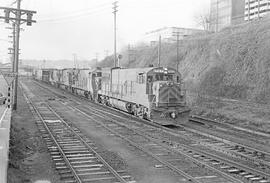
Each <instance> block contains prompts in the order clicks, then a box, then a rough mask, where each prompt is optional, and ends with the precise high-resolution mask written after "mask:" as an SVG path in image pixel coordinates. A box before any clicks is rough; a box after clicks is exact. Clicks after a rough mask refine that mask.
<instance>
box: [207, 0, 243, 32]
mask: <svg viewBox="0 0 270 183" xmlns="http://www.w3.org/2000/svg"><path fill="white" fill-rule="evenodd" d="M244 13H245V0H211V5H210V30H211V31H214V32H218V31H220V30H222V29H223V28H225V27H228V26H231V25H237V24H241V23H244Z"/></svg>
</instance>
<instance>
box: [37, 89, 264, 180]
mask: <svg viewBox="0 0 270 183" xmlns="http://www.w3.org/2000/svg"><path fill="white" fill-rule="evenodd" d="M38 85H40V84H38ZM41 87H42V88H45V89H47V90H49V91H50V92H52V93H55V94H58V93H56V92H54V91H52V90H51V89H48V88H47V87H44V86H41ZM58 95H59V94H58ZM73 96H75V95H73ZM80 99H81V97H80ZM102 112H104V111H102ZM106 113H109V112H106ZM110 115H114V116H117V115H115V114H112V113H110ZM117 117H118V118H123V117H119V116H117ZM184 128H185V129H186V127H184ZM187 130H188V131H191V132H193V133H198V132H197V131H196V130H194V129H187ZM200 135H203V136H207V137H210V138H213V137H215V136H212V135H209V134H205V133H201V132H200ZM217 138H218V140H220V139H221V140H222V141H223V142H224V141H225V142H226V143H233V144H237V143H234V142H230V141H228V140H226V139H222V138H219V137H217ZM239 145H241V146H243V145H242V144H239ZM246 147H247V148H250V147H248V146H246ZM188 148H190V147H188ZM254 150H257V149H254ZM193 151H197V152H199V153H204V152H200V151H198V150H195V149H193ZM257 151H259V152H263V151H260V150H257ZM208 156H213V155H211V154H208ZM217 158H220V157H217ZM223 161H225V162H226V161H228V160H226V159H223ZM230 163H234V162H230ZM237 166H238V167H241V166H242V165H239V164H237ZM242 167H243V166H242ZM244 169H248V170H249V171H254V169H251V168H249V167H244ZM215 171H216V170H215ZM255 171H256V172H257V173H259V174H263V176H264V177H268V174H266V173H265V172H261V171H257V170H255Z"/></svg>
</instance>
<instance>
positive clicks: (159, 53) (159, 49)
mask: <svg viewBox="0 0 270 183" xmlns="http://www.w3.org/2000/svg"><path fill="white" fill-rule="evenodd" d="M160 57H161V35H159V41H158V67H160Z"/></svg>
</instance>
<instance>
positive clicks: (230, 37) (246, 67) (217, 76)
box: [100, 18, 270, 103]
mask: <svg viewBox="0 0 270 183" xmlns="http://www.w3.org/2000/svg"><path fill="white" fill-rule="evenodd" d="M269 30H270V18H264V19H261V20H258V21H254V22H251V23H248V24H243V25H239V26H235V27H229V28H226V29H224V30H222V31H221V32H219V33H217V34H213V33H211V34H210V33H209V34H206V35H198V36H194V37H192V38H187V39H185V40H182V41H181V42H180V58H181V60H180V64H179V70H180V72H181V73H182V74H183V78H184V81H185V82H186V86H187V88H188V89H189V91H192V92H198V91H199V93H201V94H206V95H211V96H219V97H226V98H231V99H241V100H248V101H252V102H259V103H270V31H269ZM135 50H136V53H135V54H136V60H135V61H132V62H130V63H129V62H128V52H127V51H126V50H123V51H122V52H121V54H122V55H123V58H122V59H121V66H124V67H143V66H147V65H149V64H154V65H157V48H156V47H150V46H147V45H140V46H137V47H136V48H135ZM161 60H162V66H170V67H176V45H175V44H163V45H162V55H161ZM112 63H113V62H112V57H108V58H107V59H105V60H103V61H102V62H101V63H100V66H112Z"/></svg>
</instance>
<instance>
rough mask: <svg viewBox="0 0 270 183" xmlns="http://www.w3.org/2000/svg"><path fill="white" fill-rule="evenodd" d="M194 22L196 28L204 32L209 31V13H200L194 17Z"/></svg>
mask: <svg viewBox="0 0 270 183" xmlns="http://www.w3.org/2000/svg"><path fill="white" fill-rule="evenodd" d="M195 21H196V23H197V25H198V26H200V27H202V28H203V29H204V30H207V31H210V25H211V16H210V13H200V14H198V15H196V16H195Z"/></svg>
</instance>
